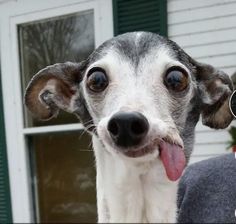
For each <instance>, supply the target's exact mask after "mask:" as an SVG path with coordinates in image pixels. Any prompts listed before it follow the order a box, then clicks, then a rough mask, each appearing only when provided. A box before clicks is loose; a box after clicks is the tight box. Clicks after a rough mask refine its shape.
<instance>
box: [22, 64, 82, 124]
mask: <svg viewBox="0 0 236 224" xmlns="http://www.w3.org/2000/svg"><path fill="white" fill-rule="evenodd" d="M82 67H83V63H72V62H66V63H58V64H54V65H51V66H48V67H46V68H44V69H42V70H40V71H39V72H38V73H37V74H36V75H34V76H33V78H32V80H31V81H30V83H29V84H28V87H27V88H26V92H25V104H26V106H27V108H28V109H29V110H30V111H31V113H32V114H33V115H34V116H35V117H37V118H38V119H41V120H49V119H51V118H53V117H55V116H57V114H58V112H59V110H60V109H61V110H65V111H67V112H69V113H73V114H75V115H77V116H79V117H80V118H81V114H85V112H86V111H85V110H86V108H85V107H84V101H83V97H82V94H81V93H80V82H81V80H82V78H83V76H82V72H81V70H82Z"/></svg>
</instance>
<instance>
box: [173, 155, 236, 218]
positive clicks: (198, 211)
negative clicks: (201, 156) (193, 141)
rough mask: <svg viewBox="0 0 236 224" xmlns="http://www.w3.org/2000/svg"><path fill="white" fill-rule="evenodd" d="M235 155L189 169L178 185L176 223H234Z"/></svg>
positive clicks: (207, 161) (208, 161)
mask: <svg viewBox="0 0 236 224" xmlns="http://www.w3.org/2000/svg"><path fill="white" fill-rule="evenodd" d="M235 209H236V159H235V154H234V153H230V154H227V155H224V156H219V157H216V158H212V159H208V160H205V161H201V162H198V163H195V164H193V165H190V166H189V167H188V168H187V169H186V172H185V173H184V175H183V177H182V178H181V180H180V183H179V191H178V219H177V220H178V221H177V222H178V223H236V217H235Z"/></svg>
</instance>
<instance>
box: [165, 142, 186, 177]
mask: <svg viewBox="0 0 236 224" xmlns="http://www.w3.org/2000/svg"><path fill="white" fill-rule="evenodd" d="M160 152H161V155H160V157H161V160H162V163H163V165H164V167H165V170H166V174H167V176H168V178H169V179H170V180H171V181H176V180H178V179H179V178H180V176H181V174H182V172H183V170H184V168H185V165H186V159H185V155H184V150H183V149H182V148H181V147H180V146H178V145H174V144H170V143H168V142H165V141H162V142H161V143H160Z"/></svg>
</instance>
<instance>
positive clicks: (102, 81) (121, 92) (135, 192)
mask: <svg viewBox="0 0 236 224" xmlns="http://www.w3.org/2000/svg"><path fill="white" fill-rule="evenodd" d="M231 92H232V83H231V81H230V80H229V78H228V76H227V75H225V74H224V73H223V72H220V71H217V70H216V69H215V68H213V67H212V66H210V65H205V64H201V63H198V62H196V61H194V60H193V59H192V58H191V57H189V56H188V55H187V54H186V53H185V52H184V51H183V50H181V48H179V47H178V45H176V44H175V43H174V42H172V41H169V40H167V39H165V38H163V37H160V36H159V35H156V34H152V33H147V32H134V33H128V34H124V35H121V36H118V37H115V38H113V39H111V40H109V41H107V42H105V43H104V44H103V45H101V46H100V47H99V48H98V49H96V50H95V51H94V52H93V53H92V54H91V55H90V57H89V58H88V59H87V60H86V61H84V62H82V63H64V64H56V65H53V66H49V67H47V68H46V69H43V70H41V71H40V72H39V73H38V74H36V76H35V78H34V79H33V80H32V81H31V83H30V84H29V86H28V88H27V92H26V96H25V99H26V104H27V106H28V107H29V109H30V110H31V112H33V113H34V114H36V116H38V117H39V118H41V119H49V118H51V117H53V116H55V115H56V114H57V112H58V110H59V109H63V110H66V111H68V112H70V113H74V114H76V115H77V116H79V118H80V119H81V121H82V123H83V124H84V126H85V128H86V129H87V130H88V131H89V132H90V133H91V134H92V135H93V146H94V152H95V157H96V168H97V205H98V221H99V222H130V223H131V222H139V223H140V222H148V223H151V222H159V223H163V222H172V223H173V222H174V221H175V216H176V197H177V185H178V179H179V177H180V176H181V174H182V172H183V169H184V167H185V165H186V163H187V162H188V160H189V156H190V154H191V152H192V149H193V142H194V141H193V140H194V129H195V126H196V123H197V121H198V120H199V116H200V114H201V115H202V119H203V122H204V123H205V124H206V125H208V126H210V127H213V128H224V127H226V126H228V124H229V123H230V122H231V120H232V115H231V113H230V110H229V108H228V100H229V96H230V94H231Z"/></svg>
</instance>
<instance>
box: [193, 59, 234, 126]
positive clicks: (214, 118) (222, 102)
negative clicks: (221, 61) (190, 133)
mask: <svg viewBox="0 0 236 224" xmlns="http://www.w3.org/2000/svg"><path fill="white" fill-rule="evenodd" d="M194 64H195V66H196V81H197V87H198V92H199V94H200V99H201V102H202V108H201V115H202V122H203V124H205V125H207V126H209V127H211V128H215V129H221V128H226V127H227V126H228V125H229V124H230V123H231V121H232V120H233V115H232V114H231V112H230V108H229V99H230V96H231V93H232V91H233V84H232V82H231V80H230V78H229V76H228V75H227V74H225V73H224V72H222V71H220V70H217V69H215V68H214V67H212V66H211V65H207V64H203V63H199V62H196V61H194Z"/></svg>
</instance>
